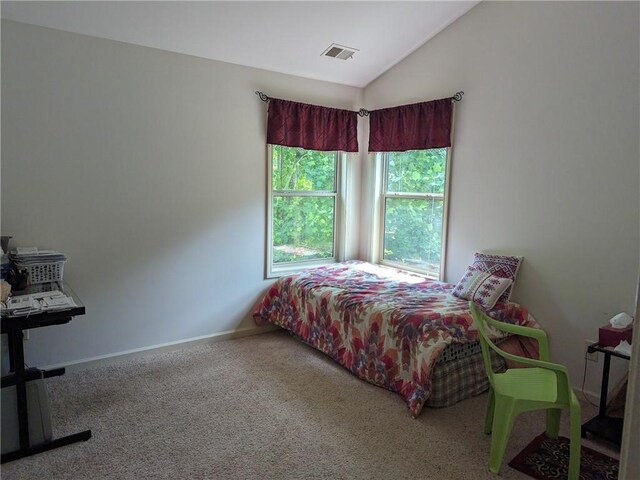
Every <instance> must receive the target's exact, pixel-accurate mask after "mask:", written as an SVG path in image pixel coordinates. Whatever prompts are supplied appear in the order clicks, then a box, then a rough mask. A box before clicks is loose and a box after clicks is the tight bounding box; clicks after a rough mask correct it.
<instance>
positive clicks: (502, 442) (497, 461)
mask: <svg viewBox="0 0 640 480" xmlns="http://www.w3.org/2000/svg"><path fill="white" fill-rule="evenodd" d="M514 417H515V412H514V404H513V401H512V400H511V399H510V398H509V397H502V396H498V395H495V408H494V412H493V431H492V432H491V452H490V454H489V471H491V472H492V473H496V474H497V473H498V472H500V466H501V465H502V460H503V459H504V451H505V449H506V448H507V442H508V441H509V436H510V435H511V428H512V427H513V421H514V420H515V418H514Z"/></svg>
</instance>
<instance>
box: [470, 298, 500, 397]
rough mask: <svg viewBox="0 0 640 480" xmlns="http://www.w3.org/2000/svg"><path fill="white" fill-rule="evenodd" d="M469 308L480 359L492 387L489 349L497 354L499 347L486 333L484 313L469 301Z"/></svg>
mask: <svg viewBox="0 0 640 480" xmlns="http://www.w3.org/2000/svg"><path fill="white" fill-rule="evenodd" d="M469 307H470V310H471V316H472V317H473V323H474V325H475V326H476V329H477V330H478V340H479V341H480V348H481V349H482V360H483V361H484V367H485V370H486V371H487V376H488V377H489V383H491V386H492V387H493V366H492V365H491V350H492V349H493V350H495V351H496V352H497V353H498V354H500V353H501V352H502V350H501V349H500V348H498V347H497V346H495V345H494V343H493V342H492V341H491V339H490V338H489V334H488V333H487V322H486V320H485V318H484V317H485V316H486V315H485V313H484V312H483V311H481V310H480V308H478V306H477V305H476V304H475V303H473V302H469ZM502 356H504V355H502Z"/></svg>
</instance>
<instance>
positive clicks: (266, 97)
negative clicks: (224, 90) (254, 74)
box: [256, 90, 464, 117]
mask: <svg viewBox="0 0 640 480" xmlns="http://www.w3.org/2000/svg"><path fill="white" fill-rule="evenodd" d="M256 95H258V96H259V97H260V100H262V101H263V102H268V101H269V100H271V97H270V96H269V95H267V94H266V93H262V92H259V91H257V90H256ZM463 95H464V92H463V91H462V90H460V91H459V92H456V94H455V95H454V96H453V97H451V100H452V101H454V102H459V101H461V100H462V96H463ZM358 115H360V116H361V117H368V116H369V110H366V109H364V108H361V109H360V110H358Z"/></svg>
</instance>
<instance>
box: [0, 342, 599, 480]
mask: <svg viewBox="0 0 640 480" xmlns="http://www.w3.org/2000/svg"><path fill="white" fill-rule="evenodd" d="M48 382H49V393H50V399H51V408H52V415H53V419H52V420H53V422H54V434H56V435H64V434H68V433H74V432H76V431H78V430H81V429H84V428H91V429H92V430H93V438H92V439H91V440H89V441H88V442H84V443H77V444H74V445H71V446H67V447H63V448H60V449H58V450H53V451H51V452H46V453H42V454H39V455H36V456H33V457H29V458H24V459H21V460H17V461H15V462H11V463H7V464H5V465H3V466H2V478H3V479H67V478H82V479H141V478H142V479H144V478H154V479H155V478H158V479H163V478H167V479H186V478H195V479H243V478H251V479H253V478H255V479H374V478H376V479H377V478H379V479H405V478H406V479H414V478H421V479H474V480H477V479H481V478H495V477H492V475H490V474H489V473H488V472H487V468H486V462H487V459H488V456H489V443H490V437H488V436H485V435H483V434H482V426H483V419H484V408H485V404H486V401H487V395H486V394H485V395H480V396H479V397H475V398H473V399H470V400H466V401H464V402H461V403H459V404H457V405H455V406H453V407H450V408H446V409H425V411H423V413H422V415H421V416H420V417H419V418H418V419H413V418H412V417H411V416H410V415H409V413H408V411H407V409H406V408H405V405H404V402H403V400H402V399H401V398H400V397H399V396H397V395H395V394H392V393H390V392H388V391H386V390H383V389H381V388H378V387H375V386H372V385H369V384H367V383H365V382H363V381H361V380H359V379H357V378H356V377H354V376H353V375H351V374H350V373H348V372H347V371H346V370H344V369H343V368H342V367H340V366H339V365H337V364H336V363H334V362H333V361H332V360H330V359H328V358H327V357H325V356H324V355H322V354H321V353H319V352H316V351H315V350H313V349H311V348H309V347H307V346H305V345H303V344H301V343H299V342H297V341H296V340H294V339H293V338H291V337H289V336H288V335H287V334H286V333H283V332H273V333H268V334H264V335H257V336H253V337H248V338H243V339H239V340H230V341H226V342H220V343H216V344H213V345H207V346H199V347H194V348H190V349H185V350H182V351H177V352H172V353H164V354H157V355H152V356H147V357H145V358H142V359H136V360H133V361H128V362H124V363H121V364H118V365H115V366H109V367H101V368H95V369H91V370H86V371H84V372H79V373H73V374H68V375H66V376H64V377H59V378H53V379H50V380H48ZM584 410H585V411H584V416H585V418H586V417H590V416H592V415H593V414H594V413H595V409H593V408H592V407H585V408H584ZM565 417H566V416H563V420H565ZM543 429H544V417H543V416H542V415H540V414H536V413H534V414H527V415H522V416H521V417H520V419H519V420H518V422H517V423H516V425H515V427H514V433H513V435H512V437H511V440H510V442H509V447H508V450H507V453H506V457H505V463H504V466H503V468H502V471H501V477H502V478H507V479H511V478H513V479H516V478H528V477H525V476H524V475H522V474H521V473H519V472H517V471H515V470H513V469H511V468H510V467H508V466H507V465H506V463H507V462H508V461H509V460H510V459H511V458H513V457H514V456H515V455H516V454H517V453H518V452H519V451H520V450H521V449H522V448H523V447H524V446H525V445H526V444H527V443H529V442H530V441H531V440H532V439H533V438H534V437H535V436H536V435H538V434H539V433H541V432H542V431H543ZM567 430H568V429H567V425H566V423H565V424H563V428H562V432H561V433H562V434H565V435H566V434H567ZM585 444H586V443H585ZM588 444H589V445H590V446H592V447H593V444H592V443H591V442H588ZM595 448H598V447H595ZM600 450H602V448H600ZM607 453H609V454H611V452H607Z"/></svg>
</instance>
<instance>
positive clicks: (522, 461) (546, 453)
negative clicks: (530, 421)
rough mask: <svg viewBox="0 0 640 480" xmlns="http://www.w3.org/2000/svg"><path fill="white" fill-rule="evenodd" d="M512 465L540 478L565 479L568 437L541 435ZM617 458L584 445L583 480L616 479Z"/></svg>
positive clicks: (546, 479) (581, 470) (549, 479)
mask: <svg viewBox="0 0 640 480" xmlns="http://www.w3.org/2000/svg"><path fill="white" fill-rule="evenodd" d="M509 466H510V467H513V468H515V469H516V470H518V471H520V472H522V473H525V474H527V475H529V476H530V477H533V478H536V479H538V480H551V479H563V480H564V479H566V478H567V474H568V466H569V439H568V438H565V437H558V438H548V437H547V436H546V435H545V434H544V433H542V434H541V435H538V436H537V437H536V438H535V439H534V440H533V441H532V442H531V443H530V444H529V445H527V446H526V447H525V448H524V450H522V451H521V452H520V453H519V454H518V455H516V457H515V458H514V459H513V460H511V462H509ZM617 478H618V460H616V459H615V458H611V457H609V456H608V455H605V454H604V453H600V452H596V451H595V450H592V449H590V448H587V447H585V446H583V447H582V456H581V459H580V480H615V479H617Z"/></svg>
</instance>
